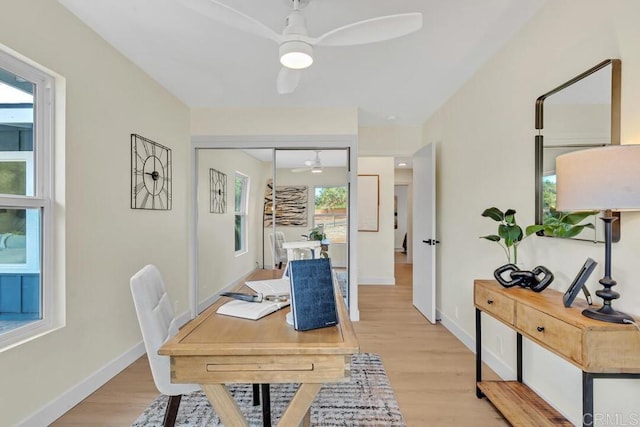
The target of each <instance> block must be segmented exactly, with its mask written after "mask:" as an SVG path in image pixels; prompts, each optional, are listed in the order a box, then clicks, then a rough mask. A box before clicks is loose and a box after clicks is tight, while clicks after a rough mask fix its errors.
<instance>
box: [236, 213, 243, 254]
mask: <svg viewBox="0 0 640 427" xmlns="http://www.w3.org/2000/svg"><path fill="white" fill-rule="evenodd" d="M235 218H236V221H235V224H236V230H235V236H236V237H235V240H236V246H235V249H236V252H237V251H241V250H242V215H236V216H235Z"/></svg>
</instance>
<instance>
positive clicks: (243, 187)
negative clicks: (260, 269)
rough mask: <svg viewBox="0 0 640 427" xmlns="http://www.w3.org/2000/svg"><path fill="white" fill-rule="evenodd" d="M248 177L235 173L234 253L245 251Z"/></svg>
mask: <svg viewBox="0 0 640 427" xmlns="http://www.w3.org/2000/svg"><path fill="white" fill-rule="evenodd" d="M248 195H249V177H248V176H246V175H243V174H241V173H240V172H236V185H235V242H236V244H235V248H236V253H242V252H246V251H247V210H248V209H247V204H248Z"/></svg>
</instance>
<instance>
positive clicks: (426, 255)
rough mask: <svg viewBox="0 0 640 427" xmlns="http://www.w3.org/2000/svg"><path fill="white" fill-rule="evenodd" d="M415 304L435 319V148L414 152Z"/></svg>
mask: <svg viewBox="0 0 640 427" xmlns="http://www.w3.org/2000/svg"><path fill="white" fill-rule="evenodd" d="M412 236H413V239H412V240H413V245H412V247H413V305H414V306H415V307H416V308H417V309H418V311H420V313H422V314H423V315H424V316H425V317H426V318H427V319H428V320H429V321H430V322H431V323H436V243H437V240H436V148H435V144H433V143H432V144H429V145H427V146H425V147H422V148H421V149H420V150H418V151H416V153H415V154H414V155H413V235H412Z"/></svg>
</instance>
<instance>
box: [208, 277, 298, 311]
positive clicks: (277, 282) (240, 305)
mask: <svg viewBox="0 0 640 427" xmlns="http://www.w3.org/2000/svg"><path fill="white" fill-rule="evenodd" d="M246 285H247V286H248V287H250V288H251V289H253V290H254V291H255V292H258V293H261V294H262V295H263V296H266V295H285V294H286V295H288V294H289V286H290V285H289V279H288V278H286V279H274V280H256V281H252V282H246ZM288 305H289V299H288V298H287V300H286V301H267V300H263V301H262V302H248V301H240V300H233V301H229V302H227V303H225V304H222V305H221V306H220V308H218V311H216V313H218V314H224V315H225V316H233V317H242V318H243V319H251V320H258V319H260V318H262V317H264V316H266V315H267V314H271V313H273V312H274V311H278V310H280V309H281V308H283V307H286V306H288Z"/></svg>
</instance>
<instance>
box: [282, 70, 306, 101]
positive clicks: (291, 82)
mask: <svg viewBox="0 0 640 427" xmlns="http://www.w3.org/2000/svg"><path fill="white" fill-rule="evenodd" d="M300 76H302V70H294V69H292V68H287V67H282V68H281V69H280V73H279V74H278V93H279V94H280V95H285V94H287V93H291V92H293V91H294V90H295V89H296V87H298V83H300Z"/></svg>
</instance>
